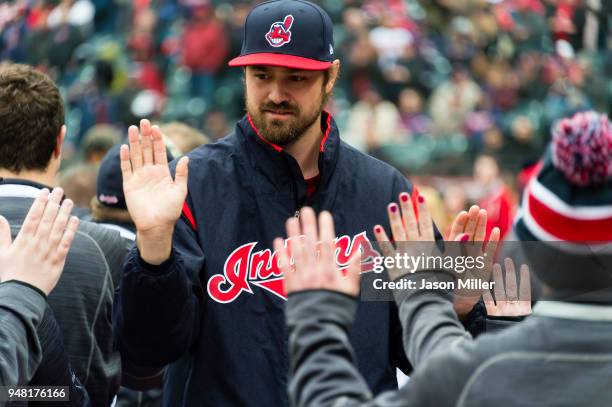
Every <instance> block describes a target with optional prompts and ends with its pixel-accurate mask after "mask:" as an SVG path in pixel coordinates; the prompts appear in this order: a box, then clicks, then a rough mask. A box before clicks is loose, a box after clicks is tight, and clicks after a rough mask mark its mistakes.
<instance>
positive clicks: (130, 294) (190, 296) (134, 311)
mask: <svg viewBox="0 0 612 407" xmlns="http://www.w3.org/2000/svg"><path fill="white" fill-rule="evenodd" d="M115 316H116V318H115V320H116V324H117V326H116V328H117V329H116V332H117V340H118V344H119V350H120V352H121V354H122V358H125V357H126V356H127V357H129V360H130V361H131V362H132V363H133V364H136V365H140V366H145V367H161V366H164V365H166V364H168V363H171V362H173V361H175V360H177V359H179V358H180V357H181V356H182V355H183V354H184V353H185V352H186V351H187V349H188V348H189V346H190V345H191V344H192V343H193V338H194V336H195V335H196V326H197V323H198V321H199V299H198V298H197V297H196V295H195V294H194V289H193V284H192V281H191V280H190V279H189V277H188V273H187V272H186V270H185V267H184V264H183V259H182V257H181V255H180V253H178V252H176V251H175V252H173V253H172V255H171V257H170V259H168V260H167V261H166V262H164V263H162V264H160V265H159V266H153V265H150V264H147V263H146V262H144V260H142V259H141V258H140V256H139V254H138V251H137V250H136V249H133V250H132V251H131V252H130V254H129V255H128V257H127V259H126V262H125V265H124V274H123V278H122V284H121V289H120V292H119V294H118V298H117V306H116V307H115Z"/></svg>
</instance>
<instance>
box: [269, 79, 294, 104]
mask: <svg viewBox="0 0 612 407" xmlns="http://www.w3.org/2000/svg"><path fill="white" fill-rule="evenodd" d="M268 99H269V100H270V101H271V102H273V103H275V104H277V105H280V104H281V103H283V102H288V101H289V97H288V95H287V93H286V92H285V91H284V90H283V87H282V86H281V84H280V83H278V82H276V83H273V84H272V85H271V88H270V93H269V94H268Z"/></svg>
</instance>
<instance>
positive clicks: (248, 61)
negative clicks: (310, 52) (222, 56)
mask: <svg viewBox="0 0 612 407" xmlns="http://www.w3.org/2000/svg"><path fill="white" fill-rule="evenodd" d="M228 65H229V66H247V65H272V66H284V67H285V68H293V69H304V70H308V71H322V70H324V69H327V68H329V67H330V66H332V63H331V62H327V61H318V60H316V59H309V58H304V57H298V56H295V55H287V54H274V53H260V54H249V55H243V56H240V57H236V58H234V59H232V60H231V61H229V62H228Z"/></svg>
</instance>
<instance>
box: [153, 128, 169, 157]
mask: <svg viewBox="0 0 612 407" xmlns="http://www.w3.org/2000/svg"><path fill="white" fill-rule="evenodd" d="M151 136H152V138H153V159H154V160H155V164H162V165H168V155H167V154H166V143H165V142H164V136H163V134H162V132H161V129H160V128H159V126H153V127H151Z"/></svg>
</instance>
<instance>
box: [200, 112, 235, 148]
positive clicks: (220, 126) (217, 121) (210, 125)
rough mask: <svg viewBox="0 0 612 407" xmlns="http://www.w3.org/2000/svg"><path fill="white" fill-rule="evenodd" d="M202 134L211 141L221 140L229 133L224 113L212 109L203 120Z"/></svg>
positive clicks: (228, 125)
mask: <svg viewBox="0 0 612 407" xmlns="http://www.w3.org/2000/svg"><path fill="white" fill-rule="evenodd" d="M204 132H205V133H206V134H207V135H208V137H210V139H211V140H212V141H216V140H219V139H222V138H223V137H225V136H226V135H227V134H228V133H229V132H230V124H229V121H228V119H227V115H226V114H225V112H224V111H222V110H218V109H213V110H210V111H208V113H206V116H205V118H204Z"/></svg>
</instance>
